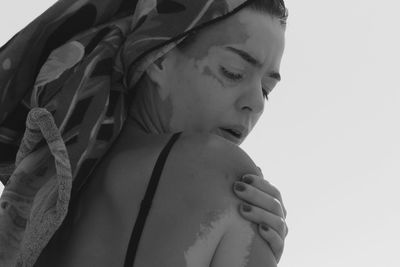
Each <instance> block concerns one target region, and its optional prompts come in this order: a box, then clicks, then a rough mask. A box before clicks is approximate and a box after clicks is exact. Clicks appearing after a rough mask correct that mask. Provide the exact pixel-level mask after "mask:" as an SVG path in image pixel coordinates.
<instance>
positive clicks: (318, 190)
mask: <svg viewBox="0 0 400 267" xmlns="http://www.w3.org/2000/svg"><path fill="white" fill-rule="evenodd" d="M54 2H55V1H54V0H53V1H49V0H38V1H28V0H25V1H21V0H13V1H5V0H2V1H1V2H0V45H2V44H4V43H5V42H6V41H7V40H8V39H9V38H10V37H11V36H12V35H13V34H14V33H16V32H17V31H18V30H20V29H21V28H22V27H24V26H25V25H26V24H27V23H28V22H30V21H31V20H32V19H33V18H35V17H36V16H38V15H39V14H40V13H42V12H43V11H44V10H45V9H46V8H47V7H49V6H50V5H51V4H52V3H54ZM286 5H287V6H288V8H289V10H290V17H289V21H288V29H287V46H286V53H285V55H284V59H283V62H282V67H281V74H282V77H283V80H282V82H281V84H280V85H279V86H278V87H277V88H276V89H275V91H274V92H273V93H272V94H271V95H270V101H269V103H268V104H267V108H266V111H265V115H264V117H263V118H262V119H261V121H260V123H259V125H258V126H257V127H256V129H255V131H254V132H253V133H252V134H251V135H250V137H249V138H248V140H247V141H246V142H245V143H244V144H243V145H242V148H243V149H244V150H245V151H247V152H248V154H249V155H250V156H251V157H252V158H253V160H254V161H255V162H256V163H257V164H258V165H259V166H260V167H261V168H262V169H263V173H264V175H265V177H266V178H267V179H268V180H270V181H271V182H272V183H273V184H275V185H276V186H277V187H278V188H279V189H280V190H281V192H282V195H283V197H284V203H285V205H286V207H287V209H288V217H287V222H288V224H289V228H290V232H289V235H288V237H287V239H286V248H285V253H284V255H283V258H282V260H281V263H280V265H279V266H280V267H322V266H323V267H331V266H332V267H333V266H335V267H337V266H340V267H342V266H345V267H353V266H363V267H378V266H384V267H399V266H400V259H399V256H398V255H399V253H400V246H399V241H400V209H399V206H400V194H399V193H398V191H399V190H400V183H399V182H398V180H399V179H400V140H399V137H400V126H399V117H400V82H399V77H400V73H399V72H400V71H399V67H398V66H399V62H400V52H399V50H398V49H399V48H400V34H399V33H400V30H399V27H400V16H398V12H399V10H400V4H399V3H398V1H394V0H393V1H389V0H381V1H376V0H375V1H372V0H363V1H362V0H347V1H344V0H339V1H326V0H307V1H295V0H287V1H286ZM1 190H2V187H1V186H0V191H1Z"/></svg>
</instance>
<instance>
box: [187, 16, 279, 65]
mask: <svg viewBox="0 0 400 267" xmlns="http://www.w3.org/2000/svg"><path fill="white" fill-rule="evenodd" d="M284 32H285V28H284V26H282V25H281V22H280V20H279V19H278V18H275V17H273V16H271V15H269V14H266V13H264V12H258V11H254V10H250V9H244V10H241V11H240V12H238V13H237V14H235V15H233V16H231V17H229V18H227V19H225V20H223V21H221V22H218V23H216V24H214V25H212V26H209V27H207V28H206V29H204V30H202V31H200V32H199V33H198V34H197V35H196V39H195V42H193V44H191V45H190V46H189V47H188V49H187V50H186V51H185V54H186V55H187V56H189V57H192V58H197V59H201V58H203V57H205V56H206V55H207V54H208V52H209V49H210V48H212V47H225V46H234V47H237V48H243V49H244V50H246V51H248V52H250V53H251V54H252V55H254V56H255V57H257V58H258V59H259V60H260V61H264V59H265V58H266V57H271V56H273V55H276V57H277V58H279V57H280V56H282V53H283V47H284ZM271 54H272V55H271Z"/></svg>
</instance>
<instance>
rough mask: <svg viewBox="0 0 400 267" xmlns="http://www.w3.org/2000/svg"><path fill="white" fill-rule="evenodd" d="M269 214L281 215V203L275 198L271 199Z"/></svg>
mask: <svg viewBox="0 0 400 267" xmlns="http://www.w3.org/2000/svg"><path fill="white" fill-rule="evenodd" d="M271 212H272V213H274V214H277V215H279V216H280V215H282V206H281V202H279V200H277V199H276V198H274V199H273V201H272V204H271Z"/></svg>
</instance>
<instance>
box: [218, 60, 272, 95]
mask: <svg viewBox="0 0 400 267" xmlns="http://www.w3.org/2000/svg"><path fill="white" fill-rule="evenodd" d="M221 71H222V73H223V74H224V76H225V77H227V78H228V79H231V80H232V81H238V80H240V79H242V78H243V75H241V74H239V73H233V72H230V71H229V70H227V69H226V68H224V67H222V66H221ZM262 93H263V96H264V98H265V99H266V100H267V101H268V90H266V89H264V88H262Z"/></svg>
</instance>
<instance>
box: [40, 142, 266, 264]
mask: <svg viewBox="0 0 400 267" xmlns="http://www.w3.org/2000/svg"><path fill="white" fill-rule="evenodd" d="M126 136H128V135H126ZM169 137H170V136H169V135H166V136H164V135H161V136H145V137H143V138H142V139H141V140H140V142H137V140H138V139H135V140H136V142H135V144H132V142H129V140H128V139H125V136H124V135H122V136H121V138H120V140H119V141H118V142H117V144H116V146H115V147H114V148H113V150H112V151H111V152H110V153H109V155H108V156H107V158H106V159H105V160H104V161H103V162H102V164H101V166H100V167H99V168H98V169H97V171H96V173H95V174H94V175H96V176H98V177H96V179H92V182H91V183H90V184H88V186H87V188H86V189H85V192H84V194H83V195H82V197H81V200H80V202H79V205H77V209H76V210H75V211H74V212H73V213H72V214H71V216H74V220H73V221H74V224H73V226H71V227H69V228H68V229H67V228H66V229H64V230H63V231H64V234H63V233H62V231H61V232H60V237H61V236H62V238H61V239H59V241H61V240H62V242H58V245H54V249H51V250H49V251H52V253H56V254H54V256H53V258H54V263H57V266H75V267H76V266H123V262H124V259H125V253H126V250H127V246H128V242H129V237H130V234H131V231H132V228H133V225H134V222H135V220H136V218H137V214H138V210H139V205H140V200H141V199H142V197H143V195H144V192H145V189H146V187H147V183H148V180H149V177H150V174H151V171H152V167H153V166H154V163H155V160H156V158H157V156H158V154H159V152H160V151H161V149H162V148H163V147H164V145H165V144H166V143H167V142H168V140H169ZM255 170H256V167H255V165H254V164H253V163H252V162H251V160H250V159H249V158H248V157H247V156H246V155H245V153H244V152H242V151H241V150H240V149H239V148H238V147H237V146H235V145H233V144H231V143H229V142H228V141H226V140H224V139H222V138H220V137H218V136H214V135H200V134H197V135H191V134H183V135H182V136H181V138H180V139H179V140H178V141H177V143H176V144H175V145H174V147H173V148H172V150H171V152H170V154H169V156H168V159H167V161H166V165H165V167H164V171H163V173H162V176H161V180H160V182H159V186H158V188H157V191H156V194H155V197H154V200H153V205H152V207H151V210H150V213H149V217H148V219H147V221H146V224H145V227H144V231H143V233H142V237H141V240H140V244H139V247H138V252H137V257H136V261H135V266H167V267H168V266H223V265H221V262H224V259H223V255H227V254H226V253H222V252H221V253H220V254H221V255H220V256H218V251H224V252H227V251H228V252H229V251H230V253H229V255H236V256H238V257H241V258H243V259H242V261H241V262H242V264H241V265H238V266H244V265H243V264H244V263H245V262H248V260H249V259H250V258H251V257H252V255H253V258H254V257H256V258H257V257H258V256H257V255H255V254H254V253H253V252H255V250H254V249H252V247H254V244H255V243H257V242H258V245H257V246H258V248H261V250H262V253H263V254H268V253H266V250H268V248H267V245H266V244H265V242H264V241H261V242H260V240H261V238H260V237H258V235H257V234H255V231H256V230H255V227H254V226H251V223H249V222H247V221H245V220H244V219H242V218H241V217H240V216H239V215H238V212H237V210H236V209H237V208H236V205H237V203H238V200H237V199H236V198H235V196H234V195H233V193H232V192H231V187H232V182H233V180H234V179H235V178H236V177H241V175H243V174H244V173H256V171H255ZM98 178H99V179H98ZM238 227H239V228H238ZM232 229H235V230H234V231H233V232H232V236H236V237H238V238H239V239H233V240H231V241H229V242H221V241H222V240H226V233H228V232H230V231H232ZM223 237H225V239H223ZM257 240H258V241H257ZM54 243H57V242H54ZM221 244H222V245H223V246H222V247H221ZM232 244H233V245H234V246H231V245H232ZM237 244H239V245H240V244H245V246H246V247H240V246H237ZM262 246H265V247H262ZM235 247H236V248H235ZM235 249H236V251H235ZM238 250H241V251H238ZM252 251H253V252H252ZM267 256H268V255H267ZM221 257H222V258H221ZM44 258H45V257H43V259H44ZM231 258H232V257H231ZM233 258H234V257H233ZM256 258H255V260H256V262H257V259H256ZM272 258H273V257H272V254H271V259H272ZM213 259H218V263H217V261H215V262H214V264H213ZM246 259H247V260H246ZM43 262H47V263H49V262H50V261H49V260H47V261H43ZM235 262H236V263H239V262H240V261H237V260H235ZM271 262H272V261H271ZM218 264H219V265H218ZM38 266H46V265H38ZM48 266H51V265H48ZM225 266H228V265H225ZM229 266H234V265H229ZM249 266H251V265H249ZM266 266H270V265H266ZM271 266H273V265H271Z"/></svg>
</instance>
